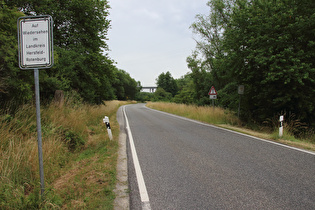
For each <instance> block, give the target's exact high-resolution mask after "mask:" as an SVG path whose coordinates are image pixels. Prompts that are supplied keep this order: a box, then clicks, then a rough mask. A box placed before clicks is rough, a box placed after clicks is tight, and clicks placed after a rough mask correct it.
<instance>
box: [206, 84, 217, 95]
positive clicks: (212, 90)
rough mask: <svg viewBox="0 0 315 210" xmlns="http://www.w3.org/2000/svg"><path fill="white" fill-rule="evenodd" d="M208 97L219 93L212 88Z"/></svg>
mask: <svg viewBox="0 0 315 210" xmlns="http://www.w3.org/2000/svg"><path fill="white" fill-rule="evenodd" d="M208 95H210V96H213V95H215V96H216V95H217V91H216V90H215V89H214V87H213V86H212V87H211V89H210V91H209V93H208Z"/></svg>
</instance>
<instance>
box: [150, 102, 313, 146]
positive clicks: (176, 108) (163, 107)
mask: <svg viewBox="0 0 315 210" xmlns="http://www.w3.org/2000/svg"><path fill="white" fill-rule="evenodd" d="M147 106H148V107H150V108H153V109H157V110H160V111H165V112H168V113H172V114H176V115H179V116H183V117H187V118H190V119H194V120H198V121H201V122H205V123H210V124H215V125H217V126H219V127H223V128H226V129H230V130H234V131H237V132H241V133H244V134H248V135H252V136H256V137H259V138H263V139H268V140H271V141H276V142H280V143H282V144H286V145H290V146H293V147H297V148H301V149H306V150H311V151H315V144H314V138H315V135H314V132H313V131H309V133H310V134H309V135H308V136H307V138H305V139H296V138H295V137H294V136H293V135H291V134H290V132H291V131H295V130H296V128H297V127H298V126H299V127H301V126H303V125H302V124H301V123H300V122H299V121H298V120H292V119H291V120H290V121H288V123H286V124H285V127H284V135H283V137H282V138H279V136H278V128H277V127H275V129H274V132H266V131H264V130H268V129H265V128H261V131H254V130H251V129H248V128H244V127H242V126H241V122H240V120H239V119H238V118H237V117H236V116H235V115H234V114H233V113H231V112H229V111H227V110H224V109H222V108H219V107H215V108H214V109H213V107H198V106H195V105H185V104H175V103H165V102H149V103H147ZM291 118H292V117H291ZM272 123H273V124H274V126H277V125H278V121H277V120H272ZM269 130H270V129H269Z"/></svg>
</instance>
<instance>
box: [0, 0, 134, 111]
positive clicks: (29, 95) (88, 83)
mask: <svg viewBox="0 0 315 210" xmlns="http://www.w3.org/2000/svg"><path fill="white" fill-rule="evenodd" d="M0 9H1V12H0V107H1V108H2V109H6V111H7V110H8V109H11V111H14V109H15V107H18V106H20V105H22V104H26V103H29V102H31V101H33V97H34V76H33V71H32V70H21V69H20V68H19V65H18V42H17V19H18V18H19V17H21V16H34V15H47V14H49V15H51V16H52V19H53V21H54V25H53V32H54V33H53V43H54V60H55V61H54V65H53V67H52V68H50V69H45V70H44V69H42V70H40V73H39V83H40V95H41V101H43V102H44V103H49V102H50V101H51V100H52V99H53V97H54V93H55V91H56V90H63V91H64V92H65V93H71V94H76V95H77V96H78V97H80V98H82V99H83V101H85V102H87V103H90V104H100V103H102V101H104V100H112V99H118V100H127V99H134V98H135V95H136V93H137V92H139V87H138V86H139V83H138V82H137V81H136V80H135V79H133V78H131V77H130V75H129V74H128V73H127V72H126V71H124V70H121V69H118V68H117V67H116V66H115V61H114V60H112V59H111V58H110V57H109V56H108V54H107V52H108V50H109V49H108V46H107V44H106V40H107V33H108V30H109V28H110V20H109V18H108V16H109V9H110V6H109V3H108V2H107V1H98V0H63V1H51V0H40V1H39V0H27V1H25V0H0Z"/></svg>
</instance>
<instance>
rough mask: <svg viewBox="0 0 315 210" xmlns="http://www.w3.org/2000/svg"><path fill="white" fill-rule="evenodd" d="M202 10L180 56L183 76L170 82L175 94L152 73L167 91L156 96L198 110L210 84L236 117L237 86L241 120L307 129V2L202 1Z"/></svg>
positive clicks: (313, 18) (310, 70)
mask: <svg viewBox="0 0 315 210" xmlns="http://www.w3.org/2000/svg"><path fill="white" fill-rule="evenodd" d="M207 5H208V7H209V11H210V12H209V14H204V15H197V16H196V20H195V22H194V23H193V24H192V25H191V29H192V31H193V32H194V33H195V34H197V35H198V36H199V39H198V40H196V42H197V46H196V49H195V51H194V52H193V53H192V55H190V56H189V57H188V58H187V65H188V67H189V69H190V72H189V73H188V74H186V75H184V76H182V78H180V79H177V80H175V81H176V84H177V92H176V94H175V95H174V92H172V90H166V89H167V88H168V87H171V86H169V85H167V86H164V83H163V82H161V81H160V76H161V75H160V76H159V78H157V84H158V86H159V87H162V88H164V91H165V90H166V92H169V93H171V94H168V95H167V94H166V95H165V93H163V94H162V96H163V95H165V96H166V99H169V98H170V96H171V95H172V96H173V97H171V101H173V102H177V103H187V104H197V105H206V104H210V103H211V102H210V100H209V96H208V92H209V89H210V87H211V86H214V87H215V88H216V90H217V92H218V100H216V104H217V105H219V106H222V107H224V108H228V109H230V110H233V111H235V112H237V109H238V105H239V100H240V96H239V95H238V91H237V89H238V86H239V85H244V90H245V92H244V95H242V98H241V115H240V117H241V118H242V119H243V120H244V121H254V122H257V123H263V122H264V121H266V120H267V119H271V118H273V117H275V116H278V115H280V114H284V113H286V114H294V115H295V116H296V117H297V118H299V119H300V120H301V121H303V122H305V123H307V124H309V125H311V126H315V36H314V35H315V2H314V1H308V0H277V1H271V0H267V1H263V0H251V1H248V0H210V1H209V2H208V3H207ZM163 74H164V76H165V73H163ZM168 76H170V74H168ZM162 77H163V76H162ZM171 80H172V79H170V78H169V79H168V80H167V81H171ZM157 92H158V94H160V93H161V90H160V91H157ZM158 94H157V95H158ZM160 95H161V94H160Z"/></svg>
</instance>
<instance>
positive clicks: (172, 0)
mask: <svg viewBox="0 0 315 210" xmlns="http://www.w3.org/2000/svg"><path fill="white" fill-rule="evenodd" d="M207 1H208V0H110V1H109V5H110V7H111V9H110V15H109V19H110V20H111V29H109V32H108V38H109V40H108V41H107V44H108V46H109V49H110V51H109V52H108V54H109V57H110V58H112V59H113V60H114V61H115V62H117V64H116V66H117V68H119V69H122V70H124V71H126V72H128V73H129V74H130V76H131V77H132V78H134V79H135V80H136V81H140V82H141V85H142V86H143V87H145V86H155V85H156V79H157V78H158V76H159V75H160V74H161V73H163V72H164V73H166V72H167V71H169V72H170V73H171V75H172V76H173V78H175V79H178V78H180V77H181V76H184V75H185V74H186V73H188V72H189V69H188V67H187V63H186V58H187V57H188V56H190V55H191V54H192V52H193V50H194V49H195V46H196V42H195V40H194V38H197V37H198V36H197V35H195V34H193V32H192V30H191V29H190V28H189V27H190V26H191V24H192V23H193V22H195V20H196V19H195V16H196V15H197V14H209V7H208V6H207V5H206V4H207Z"/></svg>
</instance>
